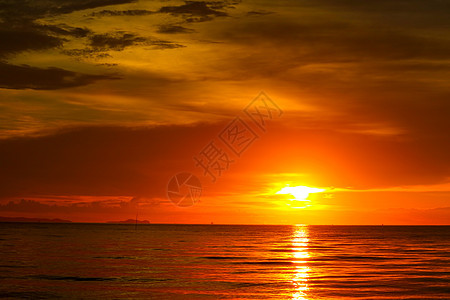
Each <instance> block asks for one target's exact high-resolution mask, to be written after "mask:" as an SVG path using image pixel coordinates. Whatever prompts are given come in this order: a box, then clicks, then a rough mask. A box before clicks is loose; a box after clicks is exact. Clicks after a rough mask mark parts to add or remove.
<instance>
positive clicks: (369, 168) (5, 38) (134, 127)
mask: <svg viewBox="0 0 450 300" xmlns="http://www.w3.org/2000/svg"><path fill="white" fill-rule="evenodd" d="M55 3H56V2H55ZM394 6H395V7H394ZM447 11H448V8H447V7H446V4H445V3H443V2H440V1H427V2H426V3H425V2H423V1H406V2H397V3H395V4H393V3H391V2H390V1H377V2H376V3H375V2H374V3H364V2H360V1H339V3H337V2H336V1H327V0H321V1H294V0H289V1H276V2H275V1H215V2H203V1H187V2H184V1H129V0H101V1H100V0H63V1H58V4H52V2H48V1H40V0H38V1H32V2H27V1H14V2H11V3H9V4H3V6H2V7H1V8H0V23H2V24H0V25H1V26H0V40H1V41H2V42H1V43H2V45H1V46H0V93H1V101H0V111H1V114H0V182H1V188H0V216H25V217H45V218H65V219H70V220H73V221H88V222H102V221H108V220H121V219H129V218H134V217H135V215H136V211H138V212H139V218H140V219H149V220H150V221H151V222H155V223H157V222H164V223H166V222H171V223H210V222H212V221H213V222H215V223H245V224H247V223H266V224H296V223H305V224H381V223H384V224H449V221H448V220H450V155H449V154H448V153H450V138H449V134H448V132H450V118H449V116H450V101H449V99H450V97H449V96H450V84H449V82H448V80H447V78H450V76H449V75H450V74H449V70H450V68H449V66H450V40H449V38H448V37H449V36H450V32H449V28H450V27H449V26H448V25H449V21H448V20H449V18H448V13H447ZM261 91H264V92H265V93H266V94H267V96H268V97H270V99H272V101H273V103H274V104H276V105H277V106H278V107H279V108H281V110H282V112H283V113H282V114H281V115H279V114H274V116H273V118H271V120H266V121H268V122H267V124H265V125H266V127H265V130H266V131H263V130H261V128H259V127H258V126H257V124H256V123H254V122H253V121H252V120H251V119H250V118H249V116H248V115H247V114H245V112H244V108H245V107H247V105H249V103H251V101H252V100H253V99H255V97H257V96H258V95H260V92H261ZM237 116H239V117H240V118H241V120H243V121H244V122H245V124H248V126H249V127H250V128H251V130H253V132H254V133H255V135H256V136H257V139H256V140H255V141H254V142H253V143H252V144H251V145H250V146H249V147H248V148H247V149H246V150H245V151H243V152H242V154H241V155H240V156H237V155H236V154H235V153H233V152H232V151H230V149H229V148H227V147H226V146H224V144H221V146H222V147H223V150H224V151H225V152H226V153H227V154H228V155H229V157H230V158H231V159H233V160H234V162H233V163H231V164H230V166H229V169H228V170H226V171H224V172H223V174H222V175H221V176H218V178H217V181H216V182H212V181H211V178H210V177H208V176H204V175H203V173H202V169H201V168H199V167H196V162H195V161H194V159H193V158H194V156H198V155H199V153H200V152H201V150H202V149H204V147H205V146H206V145H208V143H210V142H211V141H213V140H217V141H219V143H220V140H218V136H219V134H220V133H221V132H223V130H224V129H225V128H227V126H228V125H229V124H230V122H231V121H233V120H234V119H235V118H236V117H237ZM179 172H191V173H194V174H195V175H196V176H197V177H198V178H199V179H200V181H201V184H202V195H201V197H200V202H198V203H196V204H195V205H194V206H191V207H184V208H181V207H177V206H175V205H173V204H172V203H171V202H170V201H169V200H168V199H167V185H168V182H169V180H170V179H171V178H172V176H174V175H175V174H177V173H179ZM287 185H290V186H308V187H316V188H321V189H324V190H325V191H324V192H321V193H316V194H311V195H310V198H309V200H310V202H308V204H309V206H308V207H305V208H293V205H291V204H292V201H291V200H289V199H290V198H291V197H290V196H289V195H279V194H276V192H277V191H279V190H280V189H281V188H283V187H285V186H287Z"/></svg>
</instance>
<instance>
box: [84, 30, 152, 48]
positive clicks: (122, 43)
mask: <svg viewBox="0 0 450 300" xmlns="http://www.w3.org/2000/svg"><path fill="white" fill-rule="evenodd" d="M89 40H90V46H91V47H93V48H95V49H100V50H115V51H120V50H123V49H124V48H126V47H129V46H132V45H136V44H139V43H143V42H145V41H146V40H147V39H146V38H144V37H141V36H137V35H135V34H132V33H121V32H115V33H105V34H94V35H92V36H90V37H89Z"/></svg>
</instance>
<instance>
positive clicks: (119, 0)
mask: <svg viewBox="0 0 450 300" xmlns="http://www.w3.org/2000/svg"><path fill="white" fill-rule="evenodd" d="M132 2H135V0H62V1H57V2H54V1H46V0H34V1H27V0H17V1H3V2H2V3H1V4H0V17H1V19H3V20H6V21H8V22H14V21H16V22H17V21H24V20H36V19H39V18H43V17H49V16H55V15H60V14H68V13H72V12H74V11H80V10H85V9H92V8H97V7H102V6H109V5H117V4H125V3H132Z"/></svg>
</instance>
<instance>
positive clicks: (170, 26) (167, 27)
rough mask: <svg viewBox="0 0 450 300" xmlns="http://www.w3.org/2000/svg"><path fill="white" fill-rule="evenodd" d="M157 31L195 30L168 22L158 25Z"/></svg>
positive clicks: (185, 31) (179, 31)
mask: <svg viewBox="0 0 450 300" xmlns="http://www.w3.org/2000/svg"><path fill="white" fill-rule="evenodd" d="M157 32H158V33H167V34H175V33H192V32H195V30H193V29H189V28H186V27H183V26H179V25H173V24H168V25H160V26H159V28H158V31H157Z"/></svg>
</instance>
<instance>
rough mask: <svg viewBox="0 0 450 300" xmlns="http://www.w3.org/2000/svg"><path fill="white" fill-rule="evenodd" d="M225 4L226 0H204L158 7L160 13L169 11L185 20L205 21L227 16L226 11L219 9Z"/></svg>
mask: <svg viewBox="0 0 450 300" xmlns="http://www.w3.org/2000/svg"><path fill="white" fill-rule="evenodd" d="M225 6H227V4H226V2H220V1H217V2H204V1H185V4H183V5H179V6H163V7H161V8H160V9H159V12H160V13H169V14H171V15H174V16H181V17H183V18H184V20H185V21H186V22H190V23H191V22H205V21H210V20H212V19H214V18H215V17H225V16H228V14H227V13H226V12H223V11H220V10H219V9H222V8H224V7H225Z"/></svg>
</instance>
